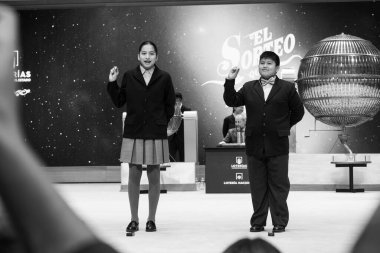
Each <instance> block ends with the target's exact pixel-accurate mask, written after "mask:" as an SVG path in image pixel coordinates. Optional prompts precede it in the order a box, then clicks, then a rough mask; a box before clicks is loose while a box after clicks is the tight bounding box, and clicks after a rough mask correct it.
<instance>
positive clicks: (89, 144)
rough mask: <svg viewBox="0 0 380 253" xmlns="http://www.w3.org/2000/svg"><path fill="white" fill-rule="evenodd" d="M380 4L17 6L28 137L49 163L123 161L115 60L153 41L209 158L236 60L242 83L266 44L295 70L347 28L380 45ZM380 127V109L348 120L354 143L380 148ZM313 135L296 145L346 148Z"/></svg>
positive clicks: (130, 59) (133, 61) (123, 64)
mask: <svg viewBox="0 0 380 253" xmlns="http://www.w3.org/2000/svg"><path fill="white" fill-rule="evenodd" d="M379 7H380V5H379V4H378V3H364V2H361V3H316V4H244V5H214V6H208V5H201V6H160V7H157V6H156V7H155V6H150V7H138V6H136V7H120V6H117V7H109V6H108V7H86V8H77V9H41V10H20V11H18V14H19V17H20V44H19V47H18V48H16V49H15V50H18V52H19V55H18V58H19V61H20V65H19V66H18V68H19V70H21V71H24V72H26V71H30V73H31V77H30V82H19V83H16V84H15V85H16V87H15V88H16V90H23V89H29V90H30V92H29V93H27V94H24V95H20V96H18V99H19V101H20V104H21V106H20V116H21V122H22V123H23V127H24V130H25V141H26V142H27V143H28V144H29V145H30V146H31V147H32V148H33V149H34V150H35V151H36V153H37V154H38V155H39V156H40V157H41V159H42V160H43V161H44V162H45V164H46V165H47V166H100V165H102V166H103V165H117V164H119V161H118V158H119V153H120V147H121V139H122V117H121V115H122V112H123V109H116V108H115V107H114V106H113V104H112V102H111V100H110V98H109V96H108V94H107V91H106V84H107V81H108V73H109V69H110V68H111V67H113V66H118V67H119V69H120V71H121V72H124V71H126V70H127V69H130V68H134V67H135V66H137V64H138V62H137V53H138V46H139V44H140V43H141V42H142V41H144V40H152V41H154V42H156V44H157V46H158V55H159V59H158V62H157V65H158V66H159V67H160V68H161V69H164V70H166V71H168V72H169V73H170V74H171V76H172V79H173V83H174V86H175V89H176V91H178V92H181V93H182V94H183V97H184V101H183V103H184V105H186V106H187V107H190V108H191V109H192V110H196V111H198V126H199V136H198V137H199V163H200V164H204V162H205V155H204V149H203V148H204V147H210V146H215V145H216V144H217V143H218V142H219V141H221V139H222V138H223V136H222V130H221V129H222V122H223V118H224V117H226V116H228V115H229V114H231V111H232V110H231V108H229V107H227V106H226V105H225V104H224V101H223V82H224V78H225V76H226V74H227V71H228V69H229V68H230V67H231V66H232V65H236V64H237V65H239V66H241V71H240V73H239V77H240V85H241V84H242V83H244V82H245V81H247V80H249V79H252V78H256V77H257V63H258V59H257V56H258V55H259V52H260V50H263V49H265V48H267V49H270V50H274V51H276V52H277V53H278V54H279V55H280V58H281V62H282V63H284V64H285V65H282V66H283V67H286V68H287V70H288V71H290V73H292V75H293V76H295V78H296V75H297V72H298V67H299V64H300V59H301V58H302V57H303V56H304V55H305V53H306V52H307V51H308V50H309V49H310V48H311V46H312V45H314V44H315V43H317V42H318V41H320V40H322V39H324V38H326V37H329V36H333V35H336V34H340V33H342V32H344V33H346V34H351V35H354V36H358V37H361V38H363V39H366V40H369V41H371V42H372V43H373V44H374V45H375V46H376V47H377V48H380V38H379V36H380V29H379V24H380V23H379V21H380V19H379V13H378V9H379ZM121 76H122V73H121V75H120V77H121ZM118 81H119V83H120V82H121V80H118ZM237 86H239V84H238V85H237ZM379 127H380V119H379V115H377V116H376V117H375V119H374V120H373V121H371V122H369V123H365V124H363V125H362V126H359V127H357V128H353V129H349V133H350V135H351V136H352V137H351V138H352V145H353V146H352V148H353V149H358V150H360V151H362V152H370V153H378V152H380V144H379V143H380V140H379V135H378V133H379ZM297 132H300V131H299V129H297ZM301 132H302V131H301ZM308 140H309V141H308V142H305V143H306V144H303V143H302V142H301V143H297V149H298V150H299V152H304V153H313V152H316V150H318V152H325V153H328V152H344V149H343V148H342V147H341V145H339V144H337V143H336V139H335V137H334V138H326V139H323V138H322V139H321V138H314V141H313V142H311V144H310V137H309V139H308ZM291 142H293V143H292V145H293V146H295V143H294V140H293V139H291ZM307 143H308V144H307ZM320 147H323V148H322V150H321V148H320Z"/></svg>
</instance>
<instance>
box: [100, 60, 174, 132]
mask: <svg viewBox="0 0 380 253" xmlns="http://www.w3.org/2000/svg"><path fill="white" fill-rule="evenodd" d="M107 90H108V93H109V95H110V96H111V98H112V101H113V103H114V104H115V106H116V107H118V108H120V107H122V106H123V105H126V111H127V117H126V119H125V121H124V133H123V137H124V138H132V139H167V132H166V129H167V125H168V123H169V120H170V119H171V117H172V116H173V114H174V104H175V93H174V88H173V83H172V79H171V77H170V75H169V74H168V73H167V72H165V71H163V70H160V69H159V68H158V67H157V66H156V67H155V69H154V72H153V74H152V78H151V79H150V81H149V84H148V85H146V84H145V81H144V77H143V75H142V73H141V70H140V66H137V68H135V69H132V70H129V71H127V72H125V74H124V76H123V80H122V83H121V87H119V86H118V85H117V82H116V81H114V82H109V83H108V86H107Z"/></svg>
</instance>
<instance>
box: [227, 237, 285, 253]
mask: <svg viewBox="0 0 380 253" xmlns="http://www.w3.org/2000/svg"><path fill="white" fill-rule="evenodd" d="M253 252H257V253H259V252H261V253H264V252H265V253H280V251H279V250H278V249H277V248H276V247H275V246H273V244H271V243H270V242H267V241H265V240H263V239H261V238H255V239H249V238H243V239H240V240H238V241H236V242H235V243H233V244H231V245H230V246H229V247H228V248H227V249H225V250H224V251H223V253H253Z"/></svg>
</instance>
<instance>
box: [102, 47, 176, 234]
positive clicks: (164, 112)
mask: <svg viewBox="0 0 380 253" xmlns="http://www.w3.org/2000/svg"><path fill="white" fill-rule="evenodd" d="M137 59H138V61H139V63H140V64H139V65H138V66H137V67H136V68H134V69H131V70H129V71H127V72H125V74H124V76H123V79H122V83H121V87H119V86H118V84H117V81H116V80H117V77H118V75H119V70H118V68H117V67H116V66H115V67H113V68H112V69H111V70H110V74H109V83H108V85H107V90H108V93H109V95H110V96H111V99H112V101H113V103H114V104H115V106H116V107H118V108H120V107H122V106H124V105H126V111H127V117H126V119H125V121H124V133H123V142H122V147H121V155H120V161H121V162H125V163H129V181H128V197H129V204H130V209H131V222H130V223H129V225H128V227H127V229H126V230H127V232H135V231H138V230H139V217H138V205H139V196H140V179H141V174H142V165H147V174H148V180H149V193H148V195H149V196H148V199H149V216H148V221H147V223H146V231H147V232H154V231H156V224H155V216H156V210H157V205H158V200H159V197H160V164H162V163H167V162H169V146H168V140H167V131H166V130H167V125H168V122H169V120H170V119H171V117H172V116H173V114H174V104H175V93H174V88H173V84H172V79H171V77H170V75H169V74H168V73H167V72H165V71H163V70H161V69H159V68H158V67H157V66H156V61H157V59H158V55H157V47H156V45H155V44H154V43H153V42H151V41H145V42H143V43H142V44H141V45H140V47H139V53H138V55H137Z"/></svg>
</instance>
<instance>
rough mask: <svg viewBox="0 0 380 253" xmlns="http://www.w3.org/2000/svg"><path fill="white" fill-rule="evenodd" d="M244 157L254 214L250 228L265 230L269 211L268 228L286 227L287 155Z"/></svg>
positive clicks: (287, 215) (287, 192)
mask: <svg viewBox="0 0 380 253" xmlns="http://www.w3.org/2000/svg"><path fill="white" fill-rule="evenodd" d="M247 157H248V175H249V183H250V188H251V198H252V204H253V210H254V212H253V215H252V217H251V225H252V226H253V225H261V226H265V225H266V221H267V216H268V209H269V210H270V214H271V217H272V224H273V225H283V226H286V225H287V224H288V221H289V210H288V205H287V203H286V200H287V198H288V195H289V189H290V182H289V177H288V163H289V155H280V156H272V157H263V158H257V157H254V156H247Z"/></svg>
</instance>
